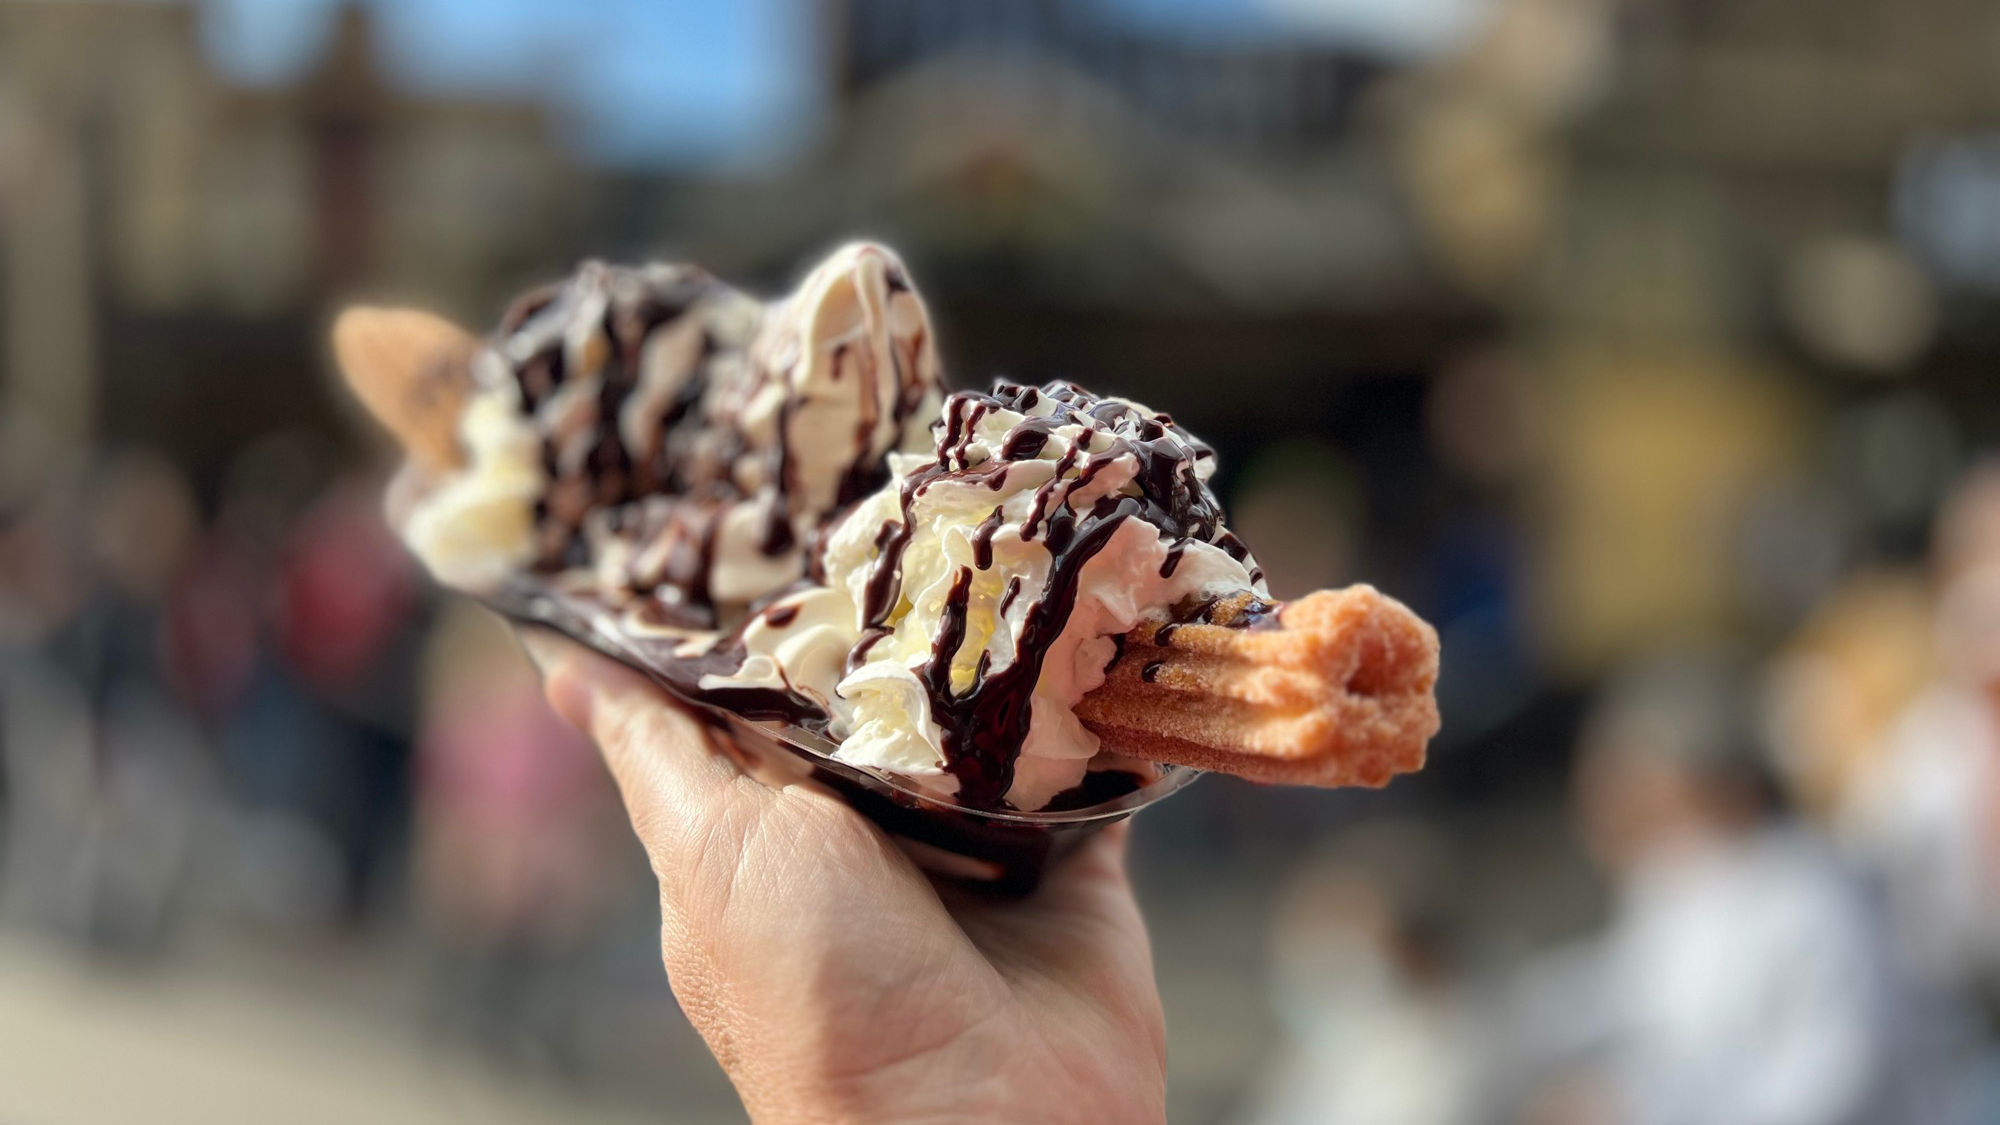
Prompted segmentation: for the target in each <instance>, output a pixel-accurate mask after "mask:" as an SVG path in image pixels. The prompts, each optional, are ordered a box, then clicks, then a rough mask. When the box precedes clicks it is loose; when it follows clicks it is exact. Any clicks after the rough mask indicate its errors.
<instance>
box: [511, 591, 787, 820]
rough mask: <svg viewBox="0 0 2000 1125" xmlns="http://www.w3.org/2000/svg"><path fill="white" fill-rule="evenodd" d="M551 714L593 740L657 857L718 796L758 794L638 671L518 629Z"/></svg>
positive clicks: (542, 632) (693, 721)
mask: <svg viewBox="0 0 2000 1125" xmlns="http://www.w3.org/2000/svg"><path fill="white" fill-rule="evenodd" d="M519 636H520V638H521V647H522V648H524V649H526V650H527V653H528V656H529V658H530V659H531V660H533V661H534V662H535V665H536V667H538V668H540V669H541V672H542V686H543V692H544V693H545V694H546V695H547V696H548V700H549V704H550V706H552V707H553V708H554V709H555V711H556V713H557V714H558V715H561V716H562V717H563V719H564V720H566V721H567V722H569V723H570V725H572V726H574V727H576V728H577V729H578V730H580V731H582V732H583V733H584V734H586V735H588V736H589V737H590V739H591V740H592V741H593V742H595V743H597V745H598V747H599V749H600V750H601V751H602V752H603V755H604V761H605V764H606V765H607V766H608V767H610V770H611V776H612V778H613V779H614V780H615V781H616V782H617V784H618V790H619V792H620V794H621V795H622V796H623V797H624V800H625V808H626V811H627V812H628V813H630V814H631V817H632V826H633V828H634V829H635V830H636V831H637V832H638V835H639V840H640V842H641V843H643V844H645V845H646V849H647V851H648V852H650V853H652V854H653V855H654V857H655V858H656V860H657V859H658V858H660V857H661V856H662V855H663V853H664V852H665V851H667V850H669V849H671V847H672V846H673V844H674V842H675V839H676V837H677V835H678V833H679V830H680V829H681V828H683V827H685V826H686V825H688V824H690V823H693V822H695V821H697V820H699V819H700V818H701V815H702V813H703V812H704V811H709V812H712V811H713V810H714V809H715V808H716V807H717V805H718V804H720V803H722V802H725V801H744V800H756V799H759V795H760V794H761V792H762V786H759V785H756V784H755V783H751V784H744V782H745V781H746V780H747V779H745V778H744V777H743V775H742V774H741V773H740V772H739V771H738V770H737V769H736V767H735V766H734V765H733V764H732V763H731V762H730V760H729V759H728V758H727V757H725V756H724V755H723V754H722V752H721V751H719V750H718V749H717V747H716V745H715V741H714V739H713V738H712V737H711V735H710V733H709V730H708V728H707V726H706V725H705V724H703V723H702V721H701V720H700V719H698V718H697V717H696V716H695V715H694V714H693V713H692V712H690V711H689V710H688V709H687V708H686V707H684V706H682V705H681V704H680V703H679V702H678V701H677V700H675V699H674V698H673V697H672V696H671V695H669V694H667V692H666V691H665V690H664V689H662V688H661V687H659V686H658V685H657V684H655V683H653V682H652V681H651V680H649V679H647V678H646V677H645V676H644V675H642V674H640V673H639V672H637V671H634V670H633V669H631V668H628V667H626V666H625V665H623V664H620V663H618V662H617V661H615V660H612V659H610V658H609V657H606V656H602V655H599V654H598V653H596V652H593V651H591V650H590V649H587V648H585V647H583V646H582V645H580V644H577V643H576V642H575V641H572V640H569V639H568V638H566V637H563V636H561V635H559V634H557V633H554V632H551V631H549V630H546V629H522V630H520V631H519Z"/></svg>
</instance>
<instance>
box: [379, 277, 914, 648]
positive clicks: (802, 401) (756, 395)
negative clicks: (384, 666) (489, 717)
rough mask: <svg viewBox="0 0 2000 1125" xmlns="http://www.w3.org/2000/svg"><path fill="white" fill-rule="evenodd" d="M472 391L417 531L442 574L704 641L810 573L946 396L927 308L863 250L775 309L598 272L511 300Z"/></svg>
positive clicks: (700, 283)
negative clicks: (624, 613) (602, 610)
mask: <svg viewBox="0 0 2000 1125" xmlns="http://www.w3.org/2000/svg"><path fill="white" fill-rule="evenodd" d="M471 375H472V381H473V390H472V394H471V397H470V400H469V402H468V404H467V407H466V409H465V412H464V414H463V415H462V416H461V425H460V445H461V448H462V450H463V452H464V454H465V462H464V465H463V466H462V467H461V468H460V469H459V470H458V471H457V472H455V473H452V474H450V475H448V476H446V477H444V478H443V479H442V480H438V481H432V482H427V487H424V488H422V489H420V490H418V496H417V498H416V500H415V502H414V503H413V504H411V505H410V507H409V510H408V511H407V512H406V513H405V515H404V519H403V521H402V523H403V531H404V534H405V538H406V539H407V540H408V542H409V543H410V546H411V547H412V549H413V550H414V551H415V552H416V553H417V555H418V557H419V558H420V559H422V560H423V562H424V563H425V564H426V565H427V566H428V567H429V568H430V570H431V571H432V573H433V574H435V575H436V576H437V577H438V578H439V579H440V580H441V581H443V582H445V583H447V584H450V585H453V586H457V587H459V588H462V589H468V590H473V591H476V592H481V593H490V592H493V591H495V590H497V589H499V588H500V587H502V586H504V585H506V584H507V583H509V582H510V581H513V580H516V579H520V578H522V577H525V576H533V577H536V578H540V579H544V580H549V579H557V580H560V581H562V582H563V583H564V584H566V585H572V586H573V585H576V584H578V582H581V581H583V580H585V579H586V578H587V580H588V581H589V582H590V583H591V584H592V585H593V586H594V587H595V589H596V590H597V592H598V593H600V594H602V595H604V596H605V597H607V598H608V599H609V600H612V601H614V602H618V603H624V602H629V601H632V600H635V599H642V598H645V599H651V600H653V601H654V602H656V603H657V604H658V605H659V606H660V607H662V608H663V609H664V610H665V611H667V612H668V614H669V616H671V617H672V618H673V619H674V620H677V621H679V622H680V623H682V624H685V625H687V626H689V627H710V628H712V627H715V626H717V625H722V624H727V623H729V622H731V621H732V619H734V618H736V617H740V616H741V614H742V611H743V609H744V607H745V606H747V605H748V604H749V603H750V602H752V601H755V600H757V599H759V598H762V597H765V596H767V595H769V594H770V593H772V592H773V591H775V590H777V589H780V588H782V587H783V586H785V585H786V584H788V583H790V582H792V581H793V580H795V579H797V578H798V577H799V576H800V575H801V574H802V573H803V572H804V570H805V565H806V551H807V544H808V543H809V542H811V541H812V539H813V538H814V537H815V536H816V535H817V534H818V533H819V531H820V529H821V528H822V527H823V526H824V525H825V523H826V522H827V521H828V520H830V519H831V518H832V517H833V516H834V515H835V513H836V512H837V511H838V510H839V509H840V508H842V507H844V506H846V505H847V504H849V503H851V502H852V501H854V500H856V499H858V498H859V497H861V496H863V495H866V494H867V493H868V492H869V491H871V490H873V489H874V488H876V487H877V486H878V485H880V484H881V482H882V480H883V479H885V477H886V475H887V468H886V464H885V458H886V457H887V456H888V454H889V453H891V452H892V451H895V450H899V449H906V448H922V447H923V445H924V444H925V443H926V436H925V425H926V424H927V423H928V422H929V420H930V418H932V417H934V416H935V414H936V411H937V403H938V396H939V393H940V392H939V389H938V388H939V382H940V379H939V374H938V360H937V352H936V347H935V345H934V344H933V342H932V339H931V332H930V323H929V317H928V315H927V313H926V311H925V309H924V305H923V302H922V300H921V299H920V298H919V297H918V296H917V294H916V292H915V290H914V289H913V288H912V287H911V286H910V284H909V281H908V277H907V274H906V272H905V271H904V268H903V265H902V263H901V262H900V261H899V260H898V259H897V258H896V256H895V255H894V254H893V253H891V252H890V251H889V250H887V249H886V248H884V247H881V246H876V245H872V244H868V243H854V244H851V245H848V246H844V247H842V248H841V249H839V250H837V251H835V252H834V253H833V254H832V255H831V256H829V257H828V258H827V259H826V260H825V261H824V262H822V263H821V264H820V265H819V266H818V267H817V268H815V269H814V270H813V271H812V272H811V273H810V274H809V275H808V276H807V277H806V279H805V281H804V282H803V283H801V284H800V286H799V287H798V289H797V290H796V291H795V292H794V293H793V294H792V295H790V296H789V297H786V298H784V299H783V300H780V301H777V302H774V303H771V304H769V305H766V304H764V303H763V302H759V301H757V300H755V299H753V298H750V297H747V296H744V295H743V294H741V293H738V292H737V291H735V290H733V289H731V288H729V287H728V286H726V285H723V284H722V283H721V282H719V281H717V280H715V279H714V278H713V277H710V276H709V275H708V274H706V273H704V272H702V271H700V270H698V269H695V268H693V267H690V266H676V265H658V266H647V267H643V268H638V269H625V268H617V267H611V266H606V265H603V264H601V263H595V262H593V263H587V264H585V265H584V266H583V267H582V268H581V269H579V270H578V271H577V273H576V274H574V275H572V276H571V277H570V278H568V279H566V280H565V281H563V282H561V283H559V284H557V285H555V286H552V287H549V288H547V289H545V290H542V291H539V292H536V293H532V294H530V295H529V296H527V297H525V298H523V299H521V300H520V301H518V302H516V303H515V306H514V307H513V308H512V309H511V310H510V311H509V312H508V314H507V315H506V317H505V318H503V320H502V324H501V329H500V332H499V333H498V334H497V335H496V336H495V337H494V338H493V339H492V340H491V341H490V342H489V343H488V344H487V346H486V347H484V348H483V349H482V350H481V351H480V352H479V353H478V354H477V355H475V356H474V358H473V361H472V365H471Z"/></svg>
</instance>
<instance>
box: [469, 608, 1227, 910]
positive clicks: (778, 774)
mask: <svg viewBox="0 0 2000 1125" xmlns="http://www.w3.org/2000/svg"><path fill="white" fill-rule="evenodd" d="M487 604H489V605H490V606H491V607H492V608H494V609H495V610H497V611H498V612H500V613H502V614H504V615H506V616H507V617H510V618H513V619H515V620H517V621H522V622H525V623H529V624H535V625H543V626H547V627H549V628H553V629H556V630H558V631H560V632H562V633H565V634H567V635H569V636H571V637H573V638H575V639H576V640H578V641H580V642H582V643H584V644H587V645H589V646H590V647H591V648H593V649H596V650H597V651H599V652H601V653H603V654H605V655H606V656H609V657H611V658H612V659H614V660H617V661H619V662H621V663H623V664H626V665H629V666H630V667H632V668H635V669H637V670H639V671H641V672H644V673H646V675H647V676H649V677H650V678H651V679H653V680H654V682H656V683H658V684H659V685H660V686H661V687H662V688H664V689H666V690H667V691H669V692H672V693H673V694H674V696H675V698H677V699H680V700H681V701H682V702H684V703H686V704H687V705H688V706H689V707H690V708H691V709H692V710H694V711H695V712H696V713H697V714H699V715H701V716H703V717H704V718H705V719H707V720H708V722H709V724H710V726H711V729H712V730H713V732H714V734H715V736H716V741H717V744H718V746H719V747H720V748H721V749H722V750H723V751H724V752H726V753H728V754H729V755H730V756H731V758H732V759H733V760H734V761H735V762H736V763H737V765H738V766H739V767H741V768H742V769H743V770H744V772H746V773H749V774H750V775H751V776H753V777H756V778H758V779H759V780H761V781H763V782H765V783H766V784H769V785H773V786H782V785H799V784H814V785H819V786H822V787H823V788H825V789H827V790H830V791H831V792H833V793H835V794H837V795H838V796H839V797H840V798H841V799H842V800H844V801H846V802H847V803H848V804H849V805H850V806H852V807H853V808H854V809H855V810H856V811H858V812H860V813H861V814H862V815H864V816H866V817H868V818H869V819H870V820H872V821H874V822H875V824H876V825H877V826H879V827H880V828H881V829H882V830H883V831H884V832H887V833H888V834H889V835H890V836H891V837H892V838H894V839H895V840H896V842H897V843H898V844H900V845H901V846H902V847H903V848H904V850H905V851H906V852H908V853H909V854H910V857H911V858H912V859H914V860H915V861H916V862H917V864H918V865H919V866H921V867H923V868H924V869H925V870H927V871H930V872H931V873H933V874H935V875H939V876H942V877H945V878H949V879H954V880H958V881H962V882H966V883H974V884H980V885H983V886H987V887H991V888H993V889H995V890H997V891H1001V892H1005V893H1013V894H1025V893H1027V892H1029V891H1032V890H1033V889H1034V888H1035V887H1036V886H1037V885H1038V884H1039V883H1040V882H1041V879H1042V874H1043V872H1044V871H1046V869H1047V868H1048V865H1049V863H1050V862H1051V861H1053V860H1054V859H1056V858H1057V857H1059V856H1061V855H1063V854H1064V853H1066V852H1068V851H1069V850H1070V849H1071V848H1073V847H1075V846H1076V845H1077V844H1079V843H1081V842H1082V841H1083V840H1085V839H1086V838H1088V837H1089V836H1090V834H1091V833H1094V832H1096V831H1097V830H1099V829H1101V828H1103V827H1105V826H1106V825H1109V824H1113V823H1116V822H1118V821H1120V820H1123V819H1125V818H1126V817H1128V816H1131V815H1132V814H1133V813H1135V812H1137V811H1138V810H1140V809H1143V808H1145V807H1146V806H1147V805H1150V804H1153V803H1154V802H1156V801H1159V800H1162V799H1164V798H1165V797H1167V796H1168V795H1169V794H1172V793H1175V792H1177V791H1179V790H1180V789H1182V788H1185V787H1186V786H1187V785H1188V784H1189V783H1191V782H1192V781H1194V779H1195V778H1197V777H1199V776H1201V771H1200V770H1196V769H1189V768H1187V767H1183V766H1168V765H1163V766H1157V767H1155V768H1156V769H1158V771H1159V775H1158V776H1157V777H1155V778H1154V779H1153V780H1151V781H1148V782H1145V783H1144V784H1142V785H1140V786H1139V787H1138V788H1137V789H1133V790H1131V791H1129V792H1126V793H1124V794H1121V795H1119V796H1118V797H1115V798H1113V799H1111V800H1108V801H1104V802H1101V803H1099V804H1095V805H1090V806H1087V807H1084V808H1075V809H1062V810H1057V811H1044V812H1017V811H1010V810H994V809H976V808H970V807H967V806H964V805H960V804H958V803H957V802H956V801H954V800H952V799H951V798H949V797H942V796H940V795H938V794H936V793H933V792H930V791H928V790H925V789H923V788H922V787H921V786H919V785H917V784H915V783H914V782H912V781H910V780H909V779H907V778H904V777H901V776H899V775H897V774H893V773H888V772H886V771H880V770H874V769H869V768H866V767H863V766H856V765H853V764H850V763H847V762H843V761H840V760H839V759H837V758H835V757H833V751H834V749H835V744H834V743H832V742H831V741H829V740H827V739H826V738H824V737H822V736H820V735H818V734H815V733H814V732H812V731H809V730H805V729H803V728H800V727H796V726H793V725H790V724H787V723H779V722H766V721H757V720H751V719H746V718H743V717H742V716H740V715H737V714H735V713H733V712H730V711H727V710H724V709H722V708H719V707H714V706H711V705H709V704H706V703H703V702H701V701H700V700H697V699H690V698H688V697H687V695H686V694H685V693H683V692H681V691H679V690H678V689H677V688H676V687H675V685H674V683H673V682H672V680H671V678H670V676H669V675H668V674H667V672H666V670H665V669H664V668H662V667H660V666H659V663H658V662H659V661H660V660H661V659H663V658H662V657H661V656H659V655H657V653H656V652H649V651H648V647H647V646H646V645H644V644H641V643H637V642H635V640H634V638H632V637H631V636H630V635H628V634H627V633H626V632H625V630H623V629H622V628H620V627H619V626H618V624H617V623H616V622H615V621H614V620H612V619H611V617H610V616H609V615H608V614H606V613H605V612H603V611H602V610H601V609H599V608H598V607H596V606H595V605H594V604H592V603H590V602H587V601H585V600H583V599H580V598H572V597H567V596H564V595H562V594H558V593H551V592H544V591H528V590H513V591H509V592H507V593H504V594H501V595H497V596H495V597H491V598H488V599H487Z"/></svg>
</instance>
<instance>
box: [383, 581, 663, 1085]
mask: <svg viewBox="0 0 2000 1125" xmlns="http://www.w3.org/2000/svg"><path fill="white" fill-rule="evenodd" d="M424 685H425V686H424V702H423V713H422V720H421V727H420V733H419V736H418V743H417V746H418V751H417V752H418V763H417V789H416V823H415V841H414V855H413V867H414V888H413V889H414V895H415V900H416V909H417V915H418V918H419V920H420V922H421V924H422V927H423V930H424V933H425V934H426V936H427V938H428V940H429V941H430V943H431V945H432V946H433V947H434V949H435V951H436V952H437V953H438V954H439V967H438V971H437V972H436V973H435V974H434V977H435V979H437V980H439V981H440V982H441V983H442V985H443V986H444V989H445V994H444V995H443V997H442V1000H443V1001H444V1003H445V1004H446V1006H447V1008H448V1009H449V1010H448V1011H446V1012H445V1013H444V1016H445V1018H446V1019H447V1021H448V1022H450V1023H451V1024H453V1025H455V1026H456V1027H457V1028H459V1029H460V1030H462V1031H464V1032H467V1033H469V1034H471V1035H472V1036H473V1037H475V1038H477V1039H480V1040H482V1041H484V1042H486V1043H488V1044H489V1045H492V1046H494V1047H496V1048H498V1049H501V1050H505V1051H510V1052H515V1053H520V1052H528V1053H531V1054H533V1055H536V1056H539V1057H540V1058H543V1059H546V1060H548V1061H551V1062H554V1063H555V1064H557V1065H559V1066H572V1065H574V1063H575V1062H576V1061H577V1060H576V1059H575V1057H574V1056H575V1053H576V1051H577V1048H578V1044H577V1042H576V1040H577V1038H578V1035H579V1032H580V1031H581V1030H582V1021H583V1018H584V1015H585V1013H584V1012H583V1011H582V1006H583V1005H585V1004H588V1003H589V1002H590V1000H591V998H590V997H588V996H586V995H582V994H581V992H582V989H581V987H580V985H579V982H578V980H577V979H576V977H577V976H578V973H577V971H576V970H577V969H578V968H580V965H579V962H580V960H581V959H582V957H583V955H584V954H585V953H586V952H587V949H588V946H589V944H590V942H591V941H592V939H593V938H594V937H595V936H596V935H597V932H598V930H599V929H600V928H601V927H602V926H603V925H604V924H605V922H606V920H607V918H608V917H609V915H610V913H611V911H612V909H613V908H614V907H615V906H616V905H617V904H618V901H619V899H620V897H621V896H622V894H623V892H624V891H625V889H626V887H627V886H628V885H629V880H630V877H631V876H632V875H633V874H634V872H633V871H632V870H631V865H630V864H629V863H627V862H626V861H627V859H628V845H627V844H626V839H625V836H624V833H623V831H622V826H621V825H620V824H619V822H618V819H617V794H616V793H615V792H614V791H613V790H612V788H611V785H610V781H609V778H608V777H606V775H605V773H604V767H603V765H602V764H601V763H600V762H599V761H598V758H597V754H596V751H595V750H594V749H593V748H592V747H591V745H590V742H589V741H588V740H587V739H585V738H584V737H583V735H582V734H580V733H579V732H578V731H577V730H576V729H575V728H574V727H571V726H569V725H568V724H567V723H564V722H563V721H562V719H561V718H560V717H559V716H557V715H556V713H555V712H554V711H551V710H550V709H549V706H548V703H547V702H546V701H545V700H544V699H543V698H542V694H541V692H540V691H539V690H538V687H537V685H536V682H535V675H534V669H533V667H532V666H531V665H530V664H529V663H528V662H527V660H526V658H525V657H523V656H522V654H521V652H520V648H519V645H518V644H517V643H516V642H515V641H514V639H513V636H512V635H511V634H510V633H509V632H508V631H507V629H506V628H505V626H503V625H502V624H501V623H500V621H499V620H498V619H497V618H495V617H493V616H492V615H491V614H489V613H487V612H486V611H485V610H483V609H479V608H477V607H474V606H472V605H471V604H469V603H465V602H454V603H453V604H452V608H451V609H449V610H447V611H446V612H445V614H444V615H443V616H441V617H440V619H439V621H438V624H437V627H436V628H435V629H434V630H433V631H432V635H431V638H430V643H429V645H428V651H427V653H426V656H425V674H424Z"/></svg>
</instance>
